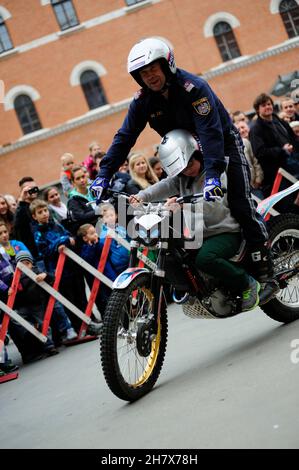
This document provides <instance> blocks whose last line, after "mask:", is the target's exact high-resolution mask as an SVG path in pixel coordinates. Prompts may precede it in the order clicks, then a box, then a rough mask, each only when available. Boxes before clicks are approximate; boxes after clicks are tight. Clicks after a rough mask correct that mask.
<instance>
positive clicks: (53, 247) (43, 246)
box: [34, 230, 69, 258]
mask: <svg viewBox="0 0 299 470" xmlns="http://www.w3.org/2000/svg"><path fill="white" fill-rule="evenodd" d="M34 240H35V243H36V246H37V249H38V254H39V256H41V257H44V258H51V257H54V256H55V255H57V252H58V247H59V246H60V245H69V236H68V235H61V237H59V238H56V237H55V239H52V238H51V237H47V236H46V235H45V234H44V233H42V232H40V231H38V230H37V231H36V232H35V233H34Z"/></svg>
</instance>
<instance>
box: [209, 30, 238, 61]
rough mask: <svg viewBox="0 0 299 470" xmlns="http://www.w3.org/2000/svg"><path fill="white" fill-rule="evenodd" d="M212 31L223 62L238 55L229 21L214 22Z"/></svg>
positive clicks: (236, 44)
mask: <svg viewBox="0 0 299 470" xmlns="http://www.w3.org/2000/svg"><path fill="white" fill-rule="evenodd" d="M213 33H214V37H215V39H216V43H217V46H218V49H219V52H220V54H221V57H222V60H223V62H226V61H227V60H231V59H235V58H236V57H240V55H241V52H240V49H239V46H238V43H237V41H236V38H235V35H234V32H233V30H232V28H231V26H230V25H229V23H226V21H220V22H219V23H217V24H215V26H214V28H213Z"/></svg>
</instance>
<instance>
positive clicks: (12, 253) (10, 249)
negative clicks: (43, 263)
mask: <svg viewBox="0 0 299 470" xmlns="http://www.w3.org/2000/svg"><path fill="white" fill-rule="evenodd" d="M0 246H2V247H3V248H4V250H5V252H6V254H7V255H8V256H9V258H10V262H11V263H12V265H13V267H15V265H16V261H15V257H16V254H17V253H18V252H19V251H28V252H29V250H28V248H27V247H26V246H25V245H24V243H23V242H21V241H19V240H9V231H8V226H7V224H6V223H5V222H1V220H0Z"/></svg>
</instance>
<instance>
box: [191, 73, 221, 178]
mask: <svg viewBox="0 0 299 470" xmlns="http://www.w3.org/2000/svg"><path fill="white" fill-rule="evenodd" d="M190 99H191V100H192V101H191V106H192V112H193V122H194V126H195V130H196V133H197V135H198V137H199V140H200V143H201V146H202V152H203V157H204V163H205V170H206V177H207V178H214V177H220V175H221V173H222V172H223V171H224V170H225V167H226V163H225V158H224V135H223V132H224V131H223V127H222V122H221V117H220V111H219V107H221V108H222V109H223V105H222V104H221V103H220V101H219V99H218V98H217V96H216V95H215V93H214V92H213V91H212V90H211V88H210V86H209V85H208V84H207V83H205V82H204V81H203V80H202V81H201V82H200V83H199V85H198V86H196V88H195V87H194V88H193V89H192V91H191V92H190ZM223 112H224V110H223Z"/></svg>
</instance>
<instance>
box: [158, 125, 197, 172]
mask: <svg viewBox="0 0 299 470" xmlns="http://www.w3.org/2000/svg"><path fill="white" fill-rule="evenodd" d="M158 150H159V156H160V160H161V164H162V166H163V168H164V170H165V171H166V173H167V175H168V176H177V175H178V174H179V173H181V172H182V171H183V170H184V169H185V168H186V166H187V165H188V163H189V160H190V158H191V157H192V155H193V154H194V152H201V148H200V144H199V142H198V141H197V140H196V139H195V138H194V137H193V135H192V134H191V133H190V132H189V131H186V130H184V129H175V130H174V131H170V132H168V133H167V134H166V135H165V136H164V137H163V139H162V140H161V142H160V144H159V148H158Z"/></svg>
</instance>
